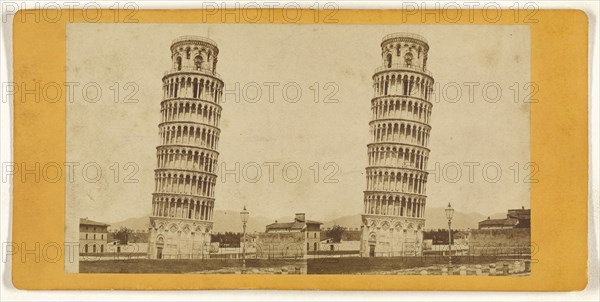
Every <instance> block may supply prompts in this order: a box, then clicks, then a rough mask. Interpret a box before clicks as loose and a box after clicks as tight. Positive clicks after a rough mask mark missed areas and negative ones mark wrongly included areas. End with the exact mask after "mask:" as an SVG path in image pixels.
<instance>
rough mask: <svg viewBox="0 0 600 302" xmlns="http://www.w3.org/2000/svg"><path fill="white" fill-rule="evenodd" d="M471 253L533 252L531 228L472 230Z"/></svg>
mask: <svg viewBox="0 0 600 302" xmlns="http://www.w3.org/2000/svg"><path fill="white" fill-rule="evenodd" d="M469 253H470V254H471V255H517V254H530V253H531V229H529V228H520V229H487V230H471V234H470V236H469Z"/></svg>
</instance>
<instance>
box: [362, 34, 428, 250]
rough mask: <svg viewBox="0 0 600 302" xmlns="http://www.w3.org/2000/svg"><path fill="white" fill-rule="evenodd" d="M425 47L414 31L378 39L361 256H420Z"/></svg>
mask: <svg viewBox="0 0 600 302" xmlns="http://www.w3.org/2000/svg"><path fill="white" fill-rule="evenodd" d="M428 51H429V45H428V44H427V40H425V38H423V37H421V36H418V35H414V34H408V33H395V34H390V35H387V36H385V37H384V38H383V41H382V42H381V56H382V61H383V62H382V63H383V65H382V66H381V67H379V68H377V69H376V70H375V74H374V75H373V89H374V97H373V99H372V100H371V112H372V118H371V122H370V123H369V126H370V130H371V143H369V144H368V145H367V149H368V159H369V160H368V166H367V169H366V175H367V189H366V191H365V192H364V209H363V214H362V226H361V229H362V239H361V255H362V256H365V257H368V256H370V257H375V256H403V255H407V256H408V255H420V254H421V242H422V238H423V233H422V230H423V226H424V224H425V219H424V215H425V200H426V197H427V196H426V195H425V194H426V191H425V186H426V184H427V172H426V171H427V160H428V159H429V149H428V148H427V145H428V143H429V133H430V131H431V126H429V118H430V116H431V108H432V104H431V102H430V101H429V98H430V94H431V92H432V86H433V77H432V76H431V74H430V73H429V72H428V71H427V53H428Z"/></svg>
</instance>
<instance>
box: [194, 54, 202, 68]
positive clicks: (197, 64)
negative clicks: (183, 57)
mask: <svg viewBox="0 0 600 302" xmlns="http://www.w3.org/2000/svg"><path fill="white" fill-rule="evenodd" d="M194 67H195V68H196V70H200V69H201V68H202V56H200V55H197V56H196V57H195V58H194Z"/></svg>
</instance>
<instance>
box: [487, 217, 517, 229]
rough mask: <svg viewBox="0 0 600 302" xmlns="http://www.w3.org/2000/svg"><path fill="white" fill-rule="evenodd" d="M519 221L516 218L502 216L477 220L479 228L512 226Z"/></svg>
mask: <svg viewBox="0 0 600 302" xmlns="http://www.w3.org/2000/svg"><path fill="white" fill-rule="evenodd" d="M518 223H519V220H518V219H515V218H503V219H487V220H484V221H480V222H479V228H481V227H514V226H516V225H517V224H518Z"/></svg>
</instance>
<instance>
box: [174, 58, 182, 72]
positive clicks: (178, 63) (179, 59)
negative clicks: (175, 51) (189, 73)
mask: <svg viewBox="0 0 600 302" xmlns="http://www.w3.org/2000/svg"><path fill="white" fill-rule="evenodd" d="M175 68H176V69H177V70H181V57H177V59H175Z"/></svg>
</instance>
